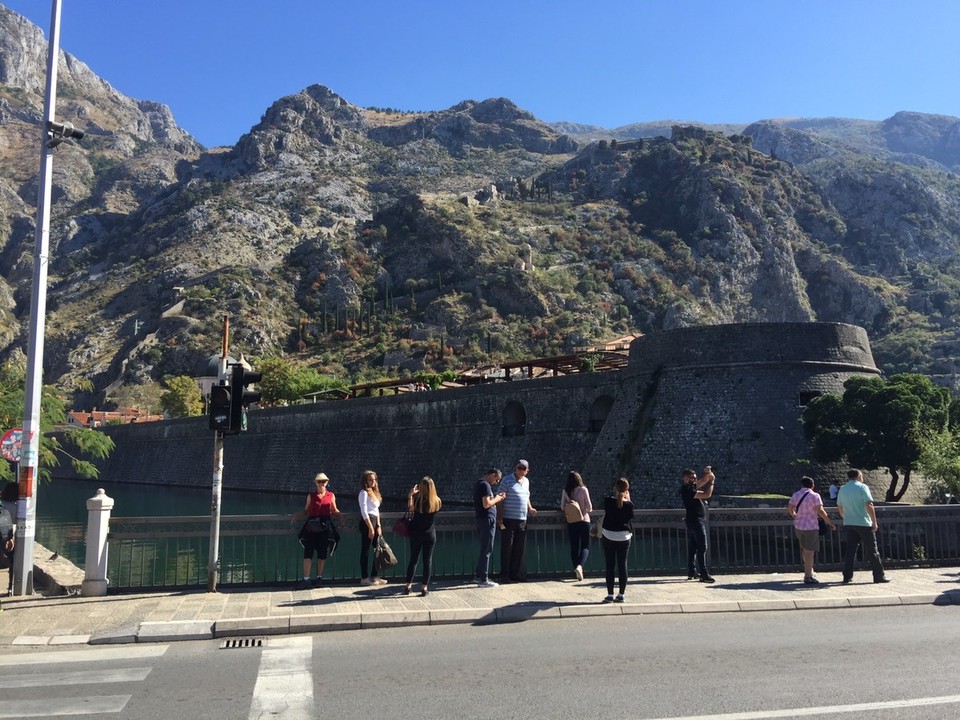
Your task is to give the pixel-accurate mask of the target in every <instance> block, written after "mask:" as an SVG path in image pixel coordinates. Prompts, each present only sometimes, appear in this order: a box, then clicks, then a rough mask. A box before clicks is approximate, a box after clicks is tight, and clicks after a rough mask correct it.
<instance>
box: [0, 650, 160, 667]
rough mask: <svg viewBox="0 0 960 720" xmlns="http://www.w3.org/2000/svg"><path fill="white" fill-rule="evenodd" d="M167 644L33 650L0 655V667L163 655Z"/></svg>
mask: <svg viewBox="0 0 960 720" xmlns="http://www.w3.org/2000/svg"><path fill="white" fill-rule="evenodd" d="M168 647H170V646H169V645H118V646H115V647H104V648H91V649H89V650H60V651H59V652H33V653H23V654H10V655H0V667H3V666H5V665H6V666H11V665H12V666H17V665H53V664H55V663H68V662H94V661H99V660H129V659H131V658H150V657H159V656H161V655H163V654H164V653H165V652H166V651H167V648H168Z"/></svg>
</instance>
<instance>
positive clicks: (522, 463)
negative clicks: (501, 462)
mask: <svg viewBox="0 0 960 720" xmlns="http://www.w3.org/2000/svg"><path fill="white" fill-rule="evenodd" d="M529 470H530V463H528V462H527V461H526V460H518V461H517V466H516V467H515V468H514V470H513V473H511V474H510V475H507V476H506V477H504V478H503V480H501V481H500V492H502V493H505V494H506V497H505V498H504V500H503V502H501V503H500V504H499V505H497V512H498V513H500V515H501V521H500V530H501V532H500V582H501V583H508V582H523V581H525V580H526V579H527V553H526V550H527V548H526V545H527V515H529V516H530V517H535V516H536V514H537V509H536V508H535V507H533V505H531V504H530V480H529V478H528V477H527V472H529Z"/></svg>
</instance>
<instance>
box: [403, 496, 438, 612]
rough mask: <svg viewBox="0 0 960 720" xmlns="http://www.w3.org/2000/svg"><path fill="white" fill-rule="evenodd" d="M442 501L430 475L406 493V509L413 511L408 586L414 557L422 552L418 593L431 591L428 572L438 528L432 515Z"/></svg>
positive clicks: (410, 580)
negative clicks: (421, 572)
mask: <svg viewBox="0 0 960 720" xmlns="http://www.w3.org/2000/svg"><path fill="white" fill-rule="evenodd" d="M442 506H443V503H442V502H441V500H440V496H439V495H437V486H436V483H434V482H433V478H430V477H424V478H423V479H422V480H421V481H420V482H419V483H417V484H416V485H414V486H413V487H412V488H411V489H410V494H409V495H407V512H410V513H413V519H412V520H411V521H410V561H409V562H408V563H407V589H406V593H407V595H409V594H410V593H411V592H412V590H413V574H414V573H415V572H416V570H417V560H418V559H419V558H420V553H421V552H422V553H423V575H422V577H421V580H420V596H421V597H426V596H427V595H428V594H429V593H430V573H431V570H432V569H433V548H434V547H436V544H437V530H436V528H435V527H434V526H433V519H434V517H435V516H436V514H437V513H438V512H440V508H441V507H442Z"/></svg>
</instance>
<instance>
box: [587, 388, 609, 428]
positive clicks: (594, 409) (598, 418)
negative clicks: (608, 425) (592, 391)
mask: <svg viewBox="0 0 960 720" xmlns="http://www.w3.org/2000/svg"><path fill="white" fill-rule="evenodd" d="M612 407H613V398H612V397H610V396H609V395H601V396H600V397H598V398H597V399H596V400H594V401H593V405H591V406H590V432H600V428H602V427H603V424H604V423H605V422H606V421H607V415H609V414H610V408H612Z"/></svg>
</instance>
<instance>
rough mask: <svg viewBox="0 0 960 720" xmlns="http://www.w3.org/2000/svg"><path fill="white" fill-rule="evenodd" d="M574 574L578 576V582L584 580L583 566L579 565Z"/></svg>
mask: <svg viewBox="0 0 960 720" xmlns="http://www.w3.org/2000/svg"><path fill="white" fill-rule="evenodd" d="M573 572H574V574H575V575H576V576H577V580H583V567H582V566H580V565H577V567H576V568H575V569H574V571H573Z"/></svg>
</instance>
